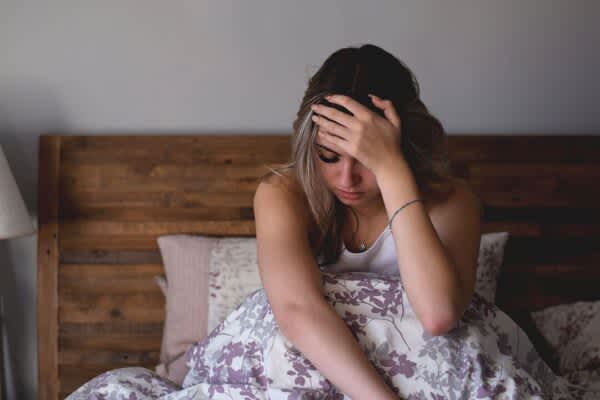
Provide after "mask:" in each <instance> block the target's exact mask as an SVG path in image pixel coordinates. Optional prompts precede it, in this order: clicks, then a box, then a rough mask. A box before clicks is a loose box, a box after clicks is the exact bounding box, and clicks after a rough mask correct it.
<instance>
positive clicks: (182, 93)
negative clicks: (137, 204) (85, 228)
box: [0, 0, 600, 399]
mask: <svg viewBox="0 0 600 400" xmlns="http://www.w3.org/2000/svg"><path fill="white" fill-rule="evenodd" d="M599 17H600V3H598V2H596V1H593V0H589V1H586V0H573V1H566V0H565V1H554V0H530V1H527V2H523V1H520V0H503V1H500V0H497V1H482V0H455V1H451V2H448V1H442V0H438V1H435V0H419V1H399V0H388V1H379V2H376V1H373V2H366V1H356V0H353V1H315V0H303V1H285V2H284V1H276V0H273V1H266V0H255V1H242V0H239V1H231V0H219V1H216V0H215V1H213V2H209V1H203V0H197V1H181V0H179V1H178V0H176V1H156V0H145V1H122V0H120V1H114V0H103V1H87V2H77V1H69V2H68V1H63V0H56V1H52V2H46V1H26V0H0V51H1V53H0V144H1V145H2V146H3V148H4V150H5V153H6V155H7V158H8V161H9V164H10V165H11V167H12V169H13V172H14V174H15V177H16V179H17V182H18V184H19V187H20V188H21V191H22V193H23V196H24V198H25V200H26V202H27V205H28V207H29V209H30V211H31V213H32V215H33V216H34V217H35V214H36V196H37V187H36V183H37V167H38V166H37V140H38V135H40V134H41V133H45V132H60V133H77V134H91V133H98V132H106V133H125V132H131V131H135V132H140V131H142V132H148V133H153V132H169V133H170V132H172V133H189V132H208V131H210V132H225V131H227V132H232V131H243V132H248V131H254V132H265V131H266V132H286V131H290V130H291V122H292V119H293V117H294V115H295V113H296V108H297V107H298V105H299V101H300V98H301V96H302V94H303V91H304V89H305V86H306V83H307V78H308V76H309V74H310V73H312V72H314V71H315V69H316V68H317V67H318V66H319V65H320V64H321V63H322V62H323V61H324V59H325V58H326V57H327V56H328V55H329V54H331V53H332V52H333V51H334V50H336V49H338V48H340V47H344V46H349V45H359V44H362V43H367V42H371V43H374V44H377V45H380V46H381V47H383V48H385V49H386V50H388V51H390V52H392V53H394V54H395V55H396V56H398V57H399V58H400V59H402V60H403V61H404V62H405V63H406V64H407V65H408V66H409V67H410V68H411V69H412V70H413V71H414V72H415V74H416V76H417V79H418V80H419V82H420V84H421V96H422V99H423V100H424V102H425V103H426V104H427V105H428V106H429V107H430V109H431V110H432V112H434V113H435V114H436V115H437V116H438V117H439V119H440V120H441V121H442V123H443V124H444V125H445V127H446V129H447V131H448V132H449V134H453V133H466V134H468V133H488V134H489V133H499V134H504V133H534V134H538V133H552V134H556V133H562V134H572V133H584V134H590V133H595V134H597V133H600V113H599V112H598V111H597V109H598V105H599V104H600V94H599V93H600V90H599V88H600V78H599V77H598V75H597V72H598V71H600V53H599V52H598V49H597V47H596V46H594V40H597V39H598V38H599V37H600V26H599V25H598V24H595V22H597V21H598V19H599ZM35 252H36V238H35V236H31V237H26V238H20V239H13V240H10V241H4V242H1V243H0V292H1V293H4V295H5V297H6V301H5V302H6V305H7V318H8V320H7V330H8V345H9V350H10V353H9V354H8V357H7V358H8V360H7V361H8V363H9V365H10V371H9V378H10V380H11V381H12V383H11V384H10V387H9V391H10V393H12V394H13V396H17V395H18V398H20V399H33V398H34V397H35V395H36V380H37V346H36V306H35V304H36V254H35Z"/></svg>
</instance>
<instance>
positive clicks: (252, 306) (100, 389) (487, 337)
mask: <svg viewBox="0 0 600 400" xmlns="http://www.w3.org/2000/svg"><path fill="white" fill-rule="evenodd" d="M323 285H324V293H325V298H326V299H327V301H328V302H329V303H330V304H331V305H332V306H333V307H334V309H335V310H336V312H337V313H338V315H340V317H341V318H343V320H344V321H345V322H346V324H347V325H348V326H349V327H350V329H351V331H352V333H353V334H354V336H355V338H356V339H357V341H358V343H359V345H360V346H361V348H362V349H363V350H364V351H365V353H366V354H367V355H368V357H369V359H370V360H371V362H372V363H373V365H374V366H375V368H376V369H377V370H378V371H379V373H380V374H381V376H382V377H383V378H384V379H385V381H386V382H387V383H388V384H389V385H390V387H392V388H393V389H394V390H395V391H396V393H397V394H398V396H399V397H400V398H403V399H413V400H414V399H447V398H450V399H486V398H487V399H489V398H494V399H524V398H527V399H531V398H533V399H542V398H543V399H572V398H578V399H580V398H583V399H592V398H598V395H599V394H600V393H598V392H595V393H592V392H590V391H586V390H584V388H582V387H581V386H574V385H573V384H570V383H569V382H568V381H567V380H566V379H565V378H564V377H560V376H556V375H554V373H553V372H552V370H551V369H550V368H549V367H548V366H547V365H546V364H545V363H544V361H543V360H542V359H541V358H540V357H539V355H538V354H537V352H536V351H535V349H534V348H533V345H532V344H531V342H530V341H529V339H528V338H527V336H526V335H525V333H524V332H523V331H522V330H521V329H520V328H519V327H518V326H517V325H516V324H515V323H514V322H513V321H512V320H511V319H510V318H509V317H508V316H507V315H506V314H504V313H503V312H502V311H501V310H500V309H499V308H498V307H496V306H495V305H494V304H493V303H490V302H488V301H487V300H485V299H484V298H482V297H481V296H479V295H478V294H475V295H474V297H473V301H472V302H471V304H470V305H469V307H468V309H467V310H466V312H465V314H464V315H463V318H462V319H461V320H460V321H459V322H458V323H457V325H456V326H455V327H454V329H453V330H452V331H450V332H448V333H447V334H445V335H440V336H431V335H428V334H427V333H426V332H425V331H424V330H423V328H422V325H421V323H420V321H419V320H418V319H417V317H416V315H415V313H414V311H413V310H412V307H411V305H410V303H409V302H408V298H407V296H406V291H405V290H404V287H403V285H402V282H401V281H400V279H399V277H397V276H390V275H385V276H382V275H375V274H372V273H365V272H344V273H337V274H331V273H324V274H323ZM186 360H187V363H188V366H189V367H190V370H189V372H188V374H187V375H186V377H185V379H184V381H183V384H182V387H176V385H173V384H169V383H168V382H165V381H163V382H162V383H159V381H160V379H161V378H159V377H156V376H155V375H153V374H154V373H153V372H152V371H149V370H146V372H144V371H143V369H142V370H139V369H133V370H132V369H118V370H113V371H109V372H107V373H105V374H108V375H105V374H103V375H105V376H104V377H103V375H100V376H99V377H96V378H94V379H92V380H91V381H89V382H88V383H86V384H85V385H84V386H82V387H81V388H79V389H78V390H77V391H76V392H75V393H73V394H72V395H71V396H70V397H69V400H77V399H83V398H86V399H87V398H98V399H136V400H141V399H144V400H145V399H165V400H167V399H168V400H181V399H236V400H237V399H240V400H241V399H340V400H348V399H350V398H349V397H348V396H346V395H345V394H343V393H341V392H340V390H339V389H338V388H336V387H335V386H333V385H332V384H331V382H329V381H328V379H326V378H325V377H324V376H323V375H322V374H321V373H320V372H319V371H318V370H317V369H316V368H315V367H314V366H313V365H312V363H311V362H310V361H309V360H308V359H306V358H305V357H304V356H303V355H302V354H301V353H300V352H299V351H298V350H297V349H296V348H295V347H294V346H293V345H292V343H291V342H290V341H289V340H287V338H286V337H285V336H283V335H282V334H281V332H280V330H279V327H278V324H277V322H276V320H275V319H274V316H273V313H272V310H271V307H270V304H269V303H268V300H267V297H266V295H265V292H264V290H263V289H258V290H256V291H254V292H253V293H251V294H250V295H249V296H247V297H246V298H245V299H244V301H243V302H242V303H241V304H240V305H239V306H238V307H237V308H236V309H235V310H234V311H233V312H231V313H230V314H229V315H228V317H227V318H226V319H225V320H224V321H223V322H222V323H221V324H219V325H218V326H217V327H216V328H215V329H214V330H213V331H212V332H211V333H210V335H209V336H208V337H207V338H205V339H204V340H203V341H202V342H199V343H197V344H196V345H194V346H192V347H190V348H189V349H188V351H187V352H186ZM134 388H135V390H137V391H135V390H134ZM93 396H96V397H93Z"/></svg>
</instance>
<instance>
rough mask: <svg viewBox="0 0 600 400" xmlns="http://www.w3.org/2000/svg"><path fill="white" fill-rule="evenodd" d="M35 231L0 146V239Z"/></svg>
mask: <svg viewBox="0 0 600 400" xmlns="http://www.w3.org/2000/svg"><path fill="white" fill-rule="evenodd" d="M34 232H35V227H34V226H33V223H32V221H31V217H30V216H29V212H28V211H27V207H26V206H25V203H24V202H23V197H21V192H19V188H18V187H17V182H15V178H14V176H13V174H12V172H11V170H10V167H9V166H8V161H6V157H5V156H4V151H3V150H2V146H0V239H9V238H15V237H18V236H23V235H28V234H31V233H34Z"/></svg>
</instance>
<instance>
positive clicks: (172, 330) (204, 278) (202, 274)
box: [155, 235, 216, 384]
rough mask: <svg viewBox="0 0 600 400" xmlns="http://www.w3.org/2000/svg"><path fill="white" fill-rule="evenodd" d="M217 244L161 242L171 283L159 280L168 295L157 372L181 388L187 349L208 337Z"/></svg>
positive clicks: (194, 239) (181, 238) (207, 240)
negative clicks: (211, 277)
mask: <svg viewBox="0 0 600 400" xmlns="http://www.w3.org/2000/svg"><path fill="white" fill-rule="evenodd" d="M215 241H216V238H214V237H210V236H191V235H167V236H160V237H159V238H158V239H157V242H158V246H159V249H160V253H161V256H162V259H163V265H164V269H165V274H166V281H167V282H166V284H164V279H162V280H161V277H155V281H156V282H157V283H158V284H159V286H161V289H162V290H163V292H164V293H165V295H166V316H165V323H164V327H163V337H162V343H161V348H160V364H159V365H157V366H156V368H155V371H156V373H157V374H159V375H160V376H162V377H164V378H168V379H170V380H172V381H173V382H176V383H178V384H181V382H182V380H183V378H184V376H185V374H186V373H187V367H186V366H185V360H184V357H183V355H184V353H185V351H186V349H187V347H188V346H189V345H190V344H191V343H195V342H196V341H198V340H201V339H203V338H204V337H205V336H206V333H207V331H206V328H207V323H208V272H209V257H210V253H211V250H212V248H213V246H214V244H215ZM190 315H193V316H194V318H189V316H190Z"/></svg>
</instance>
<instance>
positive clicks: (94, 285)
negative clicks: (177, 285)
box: [59, 264, 165, 296]
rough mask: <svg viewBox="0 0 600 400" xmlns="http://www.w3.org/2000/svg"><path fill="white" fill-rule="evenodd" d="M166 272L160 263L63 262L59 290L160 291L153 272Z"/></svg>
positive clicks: (144, 292)
mask: <svg viewBox="0 0 600 400" xmlns="http://www.w3.org/2000/svg"><path fill="white" fill-rule="evenodd" d="M164 273H165V271H164V268H163V266H162V265H160V264H158V265H156V264H142V265H127V264H116V265H113V264H65V265H62V264H61V265H60V267H59V280H60V285H59V293H60V294H61V296H62V295H73V294H78V293H83V294H85V293H90V294H93V295H99V294H106V295H123V294H136V295H138V294H143V295H147V296H152V295H157V294H160V293H161V292H160V289H159V287H158V285H156V283H155V282H154V276H156V275H164Z"/></svg>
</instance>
